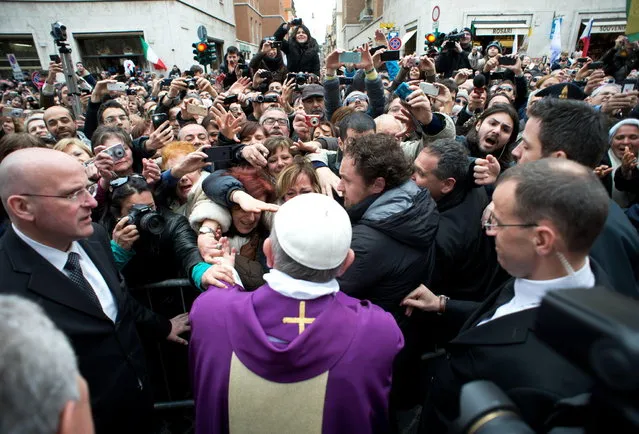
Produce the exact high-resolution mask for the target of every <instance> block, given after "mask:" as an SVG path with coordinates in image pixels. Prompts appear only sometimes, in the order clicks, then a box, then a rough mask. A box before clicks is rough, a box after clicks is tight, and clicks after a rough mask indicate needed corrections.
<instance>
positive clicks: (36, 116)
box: [24, 113, 44, 133]
mask: <svg viewBox="0 0 639 434" xmlns="http://www.w3.org/2000/svg"><path fill="white" fill-rule="evenodd" d="M33 121H42V122H44V113H33V114H32V115H31V116H29V117H28V118H27V120H25V121H24V129H25V130H26V132H27V133H28V132H29V124H30V123H31V122H33Z"/></svg>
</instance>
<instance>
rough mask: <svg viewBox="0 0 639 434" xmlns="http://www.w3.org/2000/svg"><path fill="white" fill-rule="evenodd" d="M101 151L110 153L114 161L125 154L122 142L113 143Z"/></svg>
mask: <svg viewBox="0 0 639 434" xmlns="http://www.w3.org/2000/svg"><path fill="white" fill-rule="evenodd" d="M102 152H104V153H105V154H108V155H110V156H111V158H113V160H114V161H118V160H121V159H123V158H124V156H125V155H126V150H125V149H124V145H123V144H122V143H118V144H117V145H113V146H111V147H109V148H106V149H105V150H104V151H102Z"/></svg>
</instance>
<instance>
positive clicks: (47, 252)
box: [11, 223, 80, 270]
mask: <svg viewBox="0 0 639 434" xmlns="http://www.w3.org/2000/svg"><path fill="white" fill-rule="evenodd" d="M11 227H12V228H13V230H14V231H15V233H16V235H17V236H18V237H19V238H20V239H21V240H22V241H24V242H25V243H27V245H28V246H29V247H31V248H32V249H33V250H35V251H36V252H37V253H38V254H39V255H40V256H42V257H43V258H44V259H46V260H47V261H49V262H50V263H51V264H52V265H53V266H54V267H55V268H57V269H58V270H62V269H64V265H65V264H66V263H67V260H68V258H69V253H70V252H76V253H78V254H80V245H79V244H78V242H77V241H74V242H72V243H71V247H69V250H67V251H66V252H63V251H62V250H58V249H56V248H54V247H49V246H45V245H44V244H42V243H39V242H37V241H36V240H34V239H32V238H30V237H29V236H27V235H26V234H24V233H23V232H21V231H20V229H18V228H17V227H16V225H14V224H13V223H12V224H11Z"/></svg>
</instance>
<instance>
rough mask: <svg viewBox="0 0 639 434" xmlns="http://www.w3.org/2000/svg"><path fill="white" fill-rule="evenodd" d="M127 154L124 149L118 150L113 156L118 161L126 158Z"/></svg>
mask: <svg viewBox="0 0 639 434" xmlns="http://www.w3.org/2000/svg"><path fill="white" fill-rule="evenodd" d="M125 154H126V151H125V150H124V149H123V148H116V149H114V150H113V156H114V157H115V158H116V159H118V160H119V159H121V158H124V155H125Z"/></svg>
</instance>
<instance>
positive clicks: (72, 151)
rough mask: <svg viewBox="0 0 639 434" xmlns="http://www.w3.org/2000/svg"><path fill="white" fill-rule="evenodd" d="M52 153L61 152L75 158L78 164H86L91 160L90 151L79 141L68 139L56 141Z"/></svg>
mask: <svg viewBox="0 0 639 434" xmlns="http://www.w3.org/2000/svg"><path fill="white" fill-rule="evenodd" d="M53 150H54V151H61V152H64V153H65V154H68V155H71V156H72V157H75V159H77V160H78V161H79V162H80V163H86V162H87V161H89V160H90V159H91V158H93V152H92V151H91V149H90V148H89V147H88V146H87V145H86V143H84V142H83V141H82V140H80V139H76V138H74V137H73V138H68V139H62V140H60V141H58V143H56V144H55V146H54V147H53Z"/></svg>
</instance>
